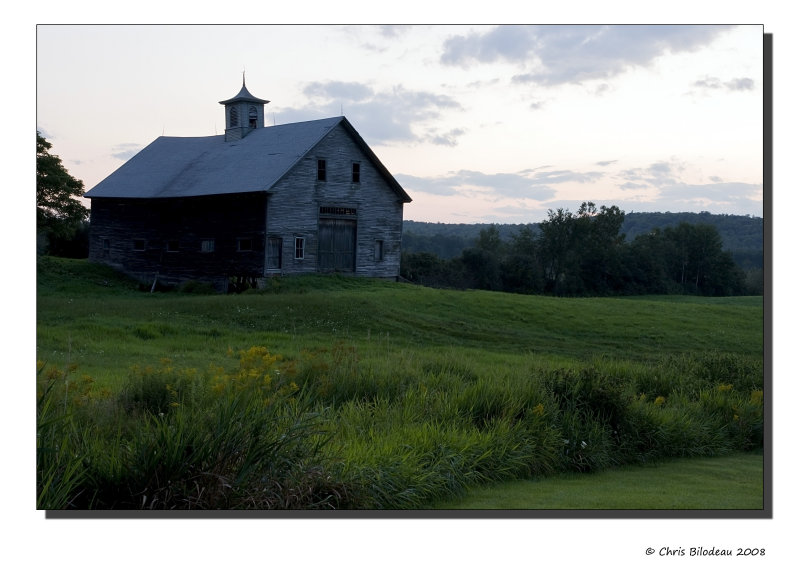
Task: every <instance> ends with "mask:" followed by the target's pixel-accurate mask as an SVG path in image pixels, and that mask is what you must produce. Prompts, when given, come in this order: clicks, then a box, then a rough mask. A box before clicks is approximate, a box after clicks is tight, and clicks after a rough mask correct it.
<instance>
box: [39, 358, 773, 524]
mask: <svg viewBox="0 0 800 561" xmlns="http://www.w3.org/2000/svg"><path fill="white" fill-rule="evenodd" d="M231 354H234V355H237V356H238V358H239V360H238V366H237V367H236V368H233V369H230V370H225V369H223V368H221V367H219V366H214V365H210V366H209V367H208V368H207V369H205V370H204V371H203V372H198V371H197V370H195V369H181V368H178V367H176V366H175V365H174V364H173V363H172V361H163V362H161V363H159V364H158V365H156V366H151V367H146V368H140V367H136V368H134V369H133V370H132V373H131V376H130V379H129V382H128V384H127V385H126V386H125V387H124V388H123V389H122V390H121V391H120V392H118V393H116V394H113V395H108V394H106V393H102V392H101V393H99V394H97V393H92V391H91V390H87V388H88V387H90V386H91V384H88V383H87V384H84V386H74V387H73V388H72V390H71V393H70V388H69V387H68V386H64V389H63V392H66V393H64V394H63V395H59V396H57V392H55V391H54V388H59V387H62V386H61V385H59V384H57V383H54V382H53V380H50V382H49V384H48V385H45V386H43V387H44V390H43V392H42V397H41V398H40V411H39V415H40V432H41V434H42V435H43V436H42V444H41V446H40V455H39V474H40V475H39V477H40V501H39V503H38V504H39V506H40V508H98V509H102V508H142V509H176V508H203V509H219V508H224V509H236V508H257V509H274V508H282V509H283V508H352V509H370V508H373V509H413V508H422V507H425V506H426V505H429V504H432V503H434V502H436V501H441V500H445V499H448V498H453V497H458V496H459V495H461V494H463V493H464V492H466V491H467V490H468V489H470V488H473V487H475V486H479V485H483V484H486V483H489V482H494V481H503V480H512V479H518V478H526V477H530V476H533V475H536V476H546V475H550V474H555V473H563V472H571V471H572V472H592V471H600V470H603V469H606V468H609V467H614V466H620V465H629V464H637V463H638V464H641V463H646V462H651V461H654V460H657V459H664V458H669V457H695V456H709V455H721V454H728V453H731V452H733V451H743V450H750V449H754V448H759V447H761V446H763V392H762V391H761V390H760V389H749V386H748V389H745V387H744V385H742V384H743V383H744V382H742V384H740V385H742V389H737V388H736V384H735V383H730V384H724V383H719V381H718V380H720V379H723V378H725V377H726V376H731V375H735V376H736V379H738V380H747V381H752V380H753V379H755V371H756V370H757V368H758V365H757V363H756V362H753V363H751V364H750V366H749V367H748V368H749V369H748V368H739V370H738V371H737V372H736V373H734V374H731V372H730V371H729V370H728V369H722V370H721V371H720V372H718V373H717V374H712V373H711V371H710V370H708V365H709V364H728V363H729V361H727V360H725V357H720V356H718V355H714V356H706V355H699V356H686V357H683V358H682V359H681V360H676V361H672V362H670V364H669V365H665V364H664V363H659V364H656V365H653V367H654V369H653V370H652V374H651V377H652V380H650V379H649V378H648V376H647V371H648V370H647V368H646V367H644V366H642V365H641V364H638V365H633V364H629V363H623V362H617V361H609V360H598V361H593V362H590V363H582V364H576V368H573V369H564V368H556V369H552V370H538V369H537V367H538V365H539V363H538V362H535V361H534V363H533V364H531V365H530V366H531V367H530V368H529V369H526V370H524V371H523V372H520V373H517V374H515V375H514V374H509V373H507V372H505V373H504V372H502V371H498V372H475V371H474V370H473V369H471V368H470V367H469V366H468V365H467V364H465V363H464V362H463V361H462V360H459V359H457V358H455V357H451V359H450V360H447V359H439V360H437V361H431V360H430V359H429V358H428V357H427V356H416V357H415V356H410V355H405V356H404V358H403V360H399V361H396V362H395V363H394V366H393V367H390V368H388V369H387V370H383V371H381V370H378V369H377V368H376V366H375V364H374V363H371V362H370V361H361V360H360V359H359V358H358V356H357V352H356V349H355V348H354V347H353V346H347V345H343V346H338V347H335V348H332V349H329V350H328V351H326V352H322V351H321V350H319V349H318V350H317V351H315V352H308V353H305V354H303V355H302V357H301V358H300V359H298V360H289V359H285V358H283V357H280V356H278V355H274V354H272V353H270V352H269V351H268V350H267V349H266V348H264V347H253V348H250V349H246V350H242V351H239V352H238V353H234V352H231ZM531 360H533V359H531ZM663 368H671V369H672V370H671V376H669V377H667V378H665V377H664V376H663V375H662V374H661V373H660V371H659V370H658V369H663ZM703 369H706V370H703ZM696 370H703V371H705V372H707V373H708V376H707V379H702V378H701V379H696V380H695V383H694V385H692V386H691V388H689V389H687V388H685V387H683V386H682V384H683V383H684V382H685V381H686V379H687V376H690V375H691V373H693V372H695V371H696ZM687 372H688V373H687ZM669 378H671V379H673V380H674V381H675V383H674V384H673V385H669V384H668V383H667V381H666V380H667V379H669ZM711 380H713V381H711ZM748 383H749V382H748ZM648 384H650V385H648ZM644 387H651V388H654V391H653V393H650V394H647V393H645V392H642V391H641V390H642V388H644ZM662 394H666V396H665V395H662ZM59 404H67V405H66V410H65V411H63V412H62V411H60V412H59V415H55V414H54V411H55V409H54V408H57V407H58V406H59ZM62 413H64V414H62ZM45 429H47V430H45Z"/></svg>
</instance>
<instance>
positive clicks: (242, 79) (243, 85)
mask: <svg viewBox="0 0 800 561" xmlns="http://www.w3.org/2000/svg"><path fill="white" fill-rule="evenodd" d="M242 87H244V68H242Z"/></svg>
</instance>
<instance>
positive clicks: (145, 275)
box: [89, 193, 266, 288]
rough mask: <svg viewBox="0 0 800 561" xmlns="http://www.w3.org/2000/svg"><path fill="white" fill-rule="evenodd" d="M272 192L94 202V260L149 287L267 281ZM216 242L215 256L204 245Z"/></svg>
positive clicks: (90, 254) (102, 199)
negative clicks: (253, 279)
mask: <svg viewBox="0 0 800 561" xmlns="http://www.w3.org/2000/svg"><path fill="white" fill-rule="evenodd" d="M265 205H266V196H265V194H264V193H256V194H239V195H217V196H207V197H190V198H175V199H105V198H96V199H92V212H91V230H90V232H91V233H90V245H89V258H90V259H91V260H92V261H97V262H101V263H107V264H109V265H112V266H115V267H117V268H121V269H122V270H124V271H125V272H127V273H129V274H131V275H132V276H134V277H137V278H139V279H140V280H141V281H142V282H152V281H153V280H154V278H155V275H156V273H158V277H159V280H160V281H161V282H165V283H179V282H182V281H185V280H189V279H194V280H198V281H204V282H212V283H214V284H215V285H216V286H217V287H219V288H222V287H224V284H225V281H226V280H227V278H228V277H234V276H245V277H261V276H262V275H263V268H264V256H265V253H264V251H265V247H264V245H265V238H264V233H265V219H266V207H265ZM204 240H205V241H207V243H206V245H208V241H211V240H213V245H214V248H213V251H208V252H204V251H202V250H203V245H204V244H203V242H204Z"/></svg>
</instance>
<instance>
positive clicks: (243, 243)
mask: <svg viewBox="0 0 800 561" xmlns="http://www.w3.org/2000/svg"><path fill="white" fill-rule="evenodd" d="M236 251H253V238H239V239H238V240H236Z"/></svg>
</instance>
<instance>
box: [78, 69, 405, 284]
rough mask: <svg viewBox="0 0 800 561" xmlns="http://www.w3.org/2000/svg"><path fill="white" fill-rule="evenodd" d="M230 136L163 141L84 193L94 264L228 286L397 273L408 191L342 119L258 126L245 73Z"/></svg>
mask: <svg viewBox="0 0 800 561" xmlns="http://www.w3.org/2000/svg"><path fill="white" fill-rule="evenodd" d="M220 103H221V104H222V105H223V106H224V108H225V124H226V126H225V134H224V135H216V136H209V137H193V138H176V137H159V138H157V139H156V140H155V141H153V142H152V143H151V144H150V145H148V146H147V147H145V148H144V149H143V150H142V151H141V152H139V153H138V154H137V155H136V156H134V157H133V158H131V159H130V160H129V161H128V162H126V163H125V164H124V165H122V166H121V167H120V168H119V169H118V170H116V171H115V172H114V173H112V174H111V175H109V176H108V177H107V178H106V179H104V180H103V181H101V182H100V183H99V184H98V185H97V186H96V187H94V188H93V189H91V190H89V191H88V192H87V193H86V196H87V197H88V198H90V199H91V219H90V242H89V244H90V248H89V258H90V260H92V261H96V262H101V263H107V264H109V265H112V266H114V267H116V268H118V269H120V270H122V271H124V272H126V273H128V274H130V275H131V276H134V277H136V278H138V279H140V281H142V282H148V283H150V282H154V281H155V280H156V279H158V281H159V282H161V283H168V284H177V283H181V282H184V281H187V280H197V281H201V282H208V283H212V284H214V286H215V287H217V288H218V289H219V290H225V289H228V288H229V286H230V282H231V281H232V280H233V279H236V282H241V281H242V280H245V281H246V282H249V283H255V282H258V281H259V280H260V279H263V278H266V277H269V276H274V275H291V274H298V273H312V272H338V273H343V274H353V275H358V276H371V277H385V278H393V277H396V276H397V275H398V274H399V269H400V252H401V249H400V244H401V237H402V227H403V204H405V203H408V202H410V201H411V198H410V197H409V196H408V194H407V193H406V192H405V191H404V190H403V188H402V187H401V186H400V184H399V183H398V182H397V181H396V180H395V179H394V177H393V176H392V175H391V174H390V173H389V171H388V170H387V169H386V167H385V166H384V165H383V164H382V163H381V162H380V161H379V160H378V158H377V157H376V156H375V153H374V152H373V151H372V150H371V149H370V148H369V146H367V144H366V142H364V140H363V139H362V138H361V136H360V135H359V134H358V132H356V130H355V129H354V128H353V126H352V125H351V124H350V122H349V121H348V120H347V119H346V118H345V117H334V118H329V119H320V120H315V121H307V122H300V123H292V124H285V125H277V126H264V105H265V104H267V103H269V102H268V101H267V100H263V99H259V98H257V97H255V96H253V95H252V94H251V93H250V92H249V91H248V90H247V88H246V86H245V84H244V81H243V83H242V89H241V90H240V91H239V93H238V94H237V95H236V96H235V97H233V98H231V99H227V100H224V101H220Z"/></svg>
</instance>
